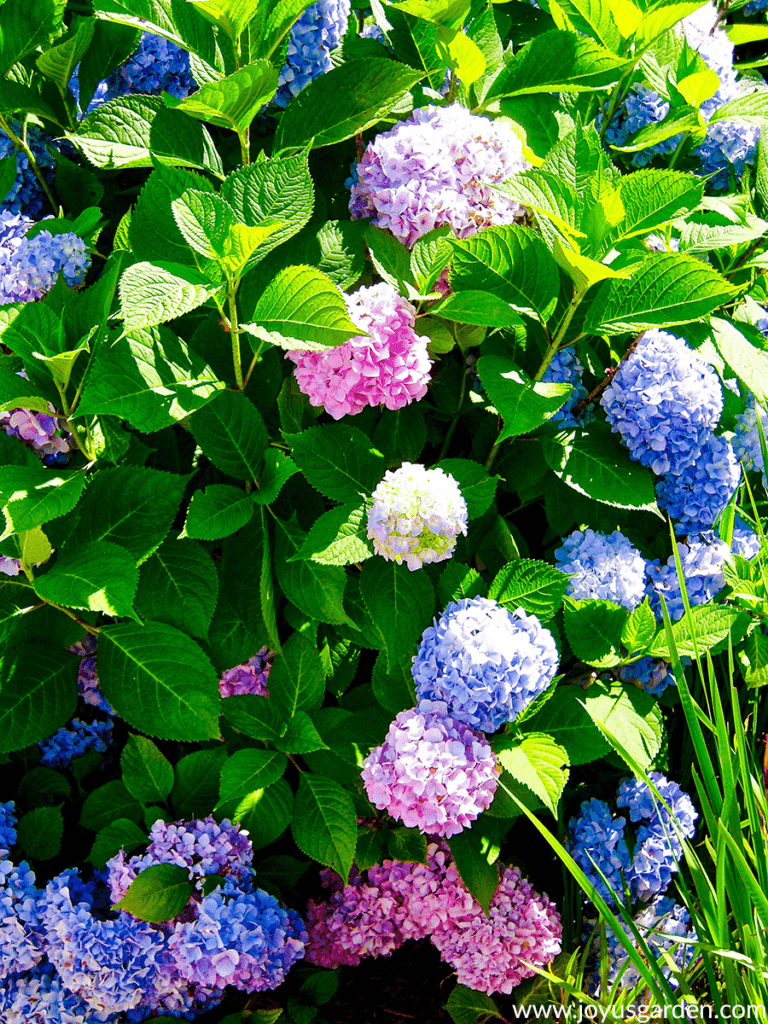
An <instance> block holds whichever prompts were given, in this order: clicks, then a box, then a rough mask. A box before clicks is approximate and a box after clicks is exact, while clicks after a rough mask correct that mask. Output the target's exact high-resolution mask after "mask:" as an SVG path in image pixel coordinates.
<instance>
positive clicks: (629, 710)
mask: <svg viewBox="0 0 768 1024" xmlns="http://www.w3.org/2000/svg"><path fill="white" fill-rule="evenodd" d="M593 685H595V686H597V685H598V684H596V683H595V684H593ZM590 689H592V687H590ZM584 705H585V707H586V709H587V714H588V715H589V717H590V718H591V719H592V721H593V722H594V723H595V724H598V723H599V724H601V725H604V726H605V727H606V728H607V729H608V730H609V732H610V733H611V735H612V736H615V737H616V739H617V740H619V742H620V743H621V744H622V746H623V747H624V749H625V750H626V751H627V752H628V753H629V754H630V755H631V756H632V758H633V759H634V760H635V762H636V763H637V764H639V765H640V767H641V768H647V767H648V765H649V764H650V763H651V762H652V761H653V759H654V757H656V755H657V754H658V752H659V750H660V749H661V743H662V736H663V733H664V725H663V721H662V717H661V711H660V710H659V707H658V703H657V701H656V700H655V698H653V697H650V696H649V694H647V693H643V691H642V690H639V689H637V688H636V687H631V686H630V687H622V686H620V685H615V686H612V687H611V689H610V693H608V694H597V693H596V694H594V696H590V693H589V690H587V693H586V696H585V699H584ZM544 710H545V711H546V708H545V709H544Z"/></svg>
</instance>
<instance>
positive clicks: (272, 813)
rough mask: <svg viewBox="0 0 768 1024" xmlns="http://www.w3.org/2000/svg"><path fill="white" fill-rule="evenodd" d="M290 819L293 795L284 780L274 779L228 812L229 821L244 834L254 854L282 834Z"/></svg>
mask: <svg viewBox="0 0 768 1024" xmlns="http://www.w3.org/2000/svg"><path fill="white" fill-rule="evenodd" d="M292 816H293V791H292V789H291V787H290V786H289V785H288V783H287V782H286V781H285V779H278V780H277V782H273V783H272V785H271V786H267V787H266V788H265V789H257V790H255V791H254V792H253V793H249V794H248V796H246V797H244V798H243V799H242V800H240V801H239V802H238V803H237V806H236V807H235V809H234V811H233V812H232V821H233V822H235V823H236V824H238V825H240V827H241V828H242V829H244V830H246V831H247V832H248V840H249V842H250V843H251V845H252V846H253V848H254V850H260V849H262V848H263V847H265V846H269V844H270V843H273V842H274V841H275V840H276V839H278V838H279V837H280V836H281V835H282V834H283V832H285V830H286V829H287V828H288V826H289V825H290V823H291V817H292Z"/></svg>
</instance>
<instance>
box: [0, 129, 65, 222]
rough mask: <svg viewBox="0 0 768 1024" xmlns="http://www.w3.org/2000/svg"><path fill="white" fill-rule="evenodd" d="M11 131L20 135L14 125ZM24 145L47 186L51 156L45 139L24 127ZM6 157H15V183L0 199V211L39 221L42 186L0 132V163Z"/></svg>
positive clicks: (45, 202) (43, 200)
mask: <svg viewBox="0 0 768 1024" xmlns="http://www.w3.org/2000/svg"><path fill="white" fill-rule="evenodd" d="M12 128H13V130H14V131H15V130H17V129H18V130H19V131H21V126H20V125H18V124H14V125H12ZM26 141H27V145H28V146H29V148H30V150H31V151H32V155H33V156H34V158H35V163H36V164H37V166H38V168H39V170H40V171H41V173H42V175H43V177H44V178H45V179H46V181H47V182H48V184H49V185H50V184H51V183H52V182H53V167H54V159H53V157H52V156H51V154H50V152H49V150H48V146H47V145H46V141H47V140H46V137H45V136H44V135H43V133H42V132H41V131H40V129H39V128H36V127H35V126H34V125H28V126H27V133H26ZM10 156H15V157H16V180H15V181H14V183H13V184H12V185H11V188H10V190H9V191H8V192H7V193H6V195H5V197H4V198H1V199H0V210H2V211H3V212H7V213H20V214H23V215H24V216H25V217H31V218H32V219H33V220H35V219H37V218H38V217H40V215H41V214H42V213H43V210H44V209H45V207H46V206H47V205H48V200H47V199H46V197H45V193H44V192H43V186H42V185H41V184H40V181H39V180H38V178H37V175H36V174H35V172H34V170H33V169H32V167H31V166H30V163H29V158H28V157H27V156H26V154H25V153H22V152H21V151H20V150H17V149H16V147H15V146H14V144H13V142H12V141H11V139H10V138H9V137H8V136H7V135H6V134H5V132H4V131H2V130H0V161H2V160H6V159H7V158H8V157H10Z"/></svg>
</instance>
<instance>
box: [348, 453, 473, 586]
mask: <svg viewBox="0 0 768 1024" xmlns="http://www.w3.org/2000/svg"><path fill="white" fill-rule="evenodd" d="M466 532H467V503H466V502H465V500H464V498H463V496H462V493H461V491H460V490H459V485H458V484H457V483H456V481H455V480H454V478H453V477H452V476H451V475H450V474H449V473H446V472H445V471H444V470H442V469H438V468H436V469H425V468H424V466H420V465H414V464H413V463H411V462H404V463H403V464H402V466H400V468H399V469H396V470H395V471H394V472H392V471H387V472H386V473H385V474H384V479H383V480H382V481H381V483H380V484H379V485H378V486H377V488H376V490H375V491H374V492H373V494H372V495H371V508H370V511H369V513H368V539H369V540H372V541H373V549H374V551H375V552H376V554H377V555H382V556H383V557H384V558H386V559H387V561H389V562H397V563H398V565H401V564H402V563H403V562H405V564H406V565H407V566H408V568H409V569H410V570H411V571H413V570H415V569H420V568H421V567H422V565H425V564H429V563H430V562H444V561H445V560H446V559H447V558H450V557H451V555H452V554H453V550H454V548H455V547H456V540H457V538H458V536H459V534H466Z"/></svg>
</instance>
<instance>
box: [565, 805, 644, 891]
mask: <svg viewBox="0 0 768 1024" xmlns="http://www.w3.org/2000/svg"><path fill="white" fill-rule="evenodd" d="M626 824H627V819H626V818H615V817H614V816H613V815H612V813H611V809H610V807H609V806H608V804H607V803H606V802H605V801H604V800H597V799H592V800H585V801H584V803H583V804H582V805H581V807H580V808H579V816H578V817H577V818H571V820H570V822H569V825H568V837H569V838H568V848H569V850H570V851H571V855H572V856H573V859H574V860H575V861H576V863H577V864H578V865H579V867H580V868H581V869H582V871H583V872H584V874H585V875H586V876H587V878H588V879H589V880H590V882H591V883H592V884H593V885H594V887H595V888H596V889H597V891H598V892H599V893H600V895H601V896H602V898H603V899H604V900H605V901H606V903H608V905H609V906H611V905H613V904H614V903H615V896H614V894H617V895H618V896H619V898H621V896H622V894H623V892H624V887H625V881H626V882H628V881H629V879H630V877H631V859H630V856H629V849H628V847H627V842H626V839H625V838H624V828H625V826H626ZM597 868H599V869H600V871H602V873H603V875H605V877H606V878H607V879H608V882H609V886H610V887H608V886H606V884H605V882H604V881H603V880H602V878H601V877H600V875H599V874H598V872H597Z"/></svg>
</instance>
